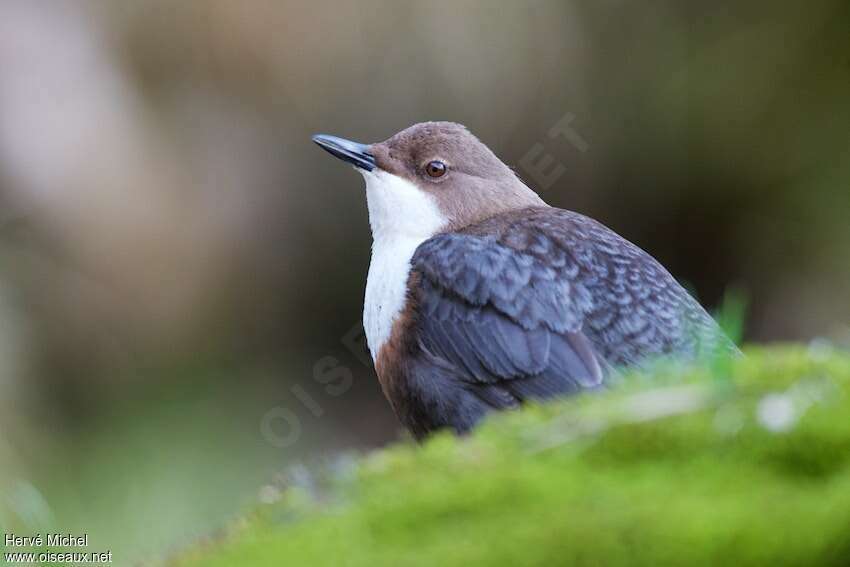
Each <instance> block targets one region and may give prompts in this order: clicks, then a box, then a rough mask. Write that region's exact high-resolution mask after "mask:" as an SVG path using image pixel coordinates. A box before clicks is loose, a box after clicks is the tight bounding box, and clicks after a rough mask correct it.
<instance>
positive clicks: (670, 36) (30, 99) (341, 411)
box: [0, 0, 850, 564]
mask: <svg viewBox="0 0 850 567" xmlns="http://www.w3.org/2000/svg"><path fill="white" fill-rule="evenodd" d="M848 29H850V4H848V3H847V2H846V1H845V0H835V1H829V0H820V1H816V2H808V3H803V2H793V1H780V2H769V3H768V2H745V3H738V4H733V3H728V5H709V4H705V3H703V2H698V1H696V0H693V1H686V2H682V1H672V0H671V1H667V2H652V3H646V2H639V1H620V2H615V1H603V2H599V1H591V0H585V1H567V2H565V1H554V0H553V1H530V2H515V3H508V2H500V1H483V0H481V1H477V2H466V1H461V2H448V1H446V2H427V3H426V2H418V3H414V2H390V1H386V2H357V3H355V2H321V1H312V2H284V1H271V0H250V1H246V2H232V1H228V0H219V1H192V2H188V1H187V2H180V3H175V2H166V1H164V0H154V1H148V2H120V1H107V0H100V1H78V2H48V1H27V0H4V1H3V2H2V3H0V527H2V528H3V529H4V531H16V532H17V533H20V534H23V535H25V534H27V533H33V532H36V531H39V530H41V531H45V530H48V529H57V530H65V531H68V530H70V531H75V532H88V533H89V534H90V546H91V547H92V549H112V550H113V551H114V553H115V556H116V562H117V563H118V564H127V563H130V562H131V561H133V560H137V559H145V558H149V557H150V556H151V554H163V553H168V552H169V550H171V549H177V548H180V547H181V546H182V545H185V543H186V541H187V538H192V537H194V536H196V535H197V534H201V533H206V532H208V531H209V530H211V529H214V528H215V527H217V526H221V525H222V524H223V522H224V521H225V520H226V519H227V518H228V517H230V516H231V515H232V514H233V513H234V512H235V511H236V510H239V509H240V508H241V507H243V506H245V505H246V503H249V502H251V501H253V500H255V499H256V498H257V497H258V491H259V492H261V490H260V487H261V486H262V485H263V483H264V482H266V481H267V480H268V479H269V478H271V477H272V476H273V475H274V473H275V471H278V470H280V469H282V468H283V467H285V466H287V464H289V463H292V462H293V461H296V460H303V459H311V458H316V457H317V456H320V455H328V454H333V453H335V452H338V451H340V450H348V449H353V448H368V447H374V446H379V445H382V444H384V443H386V442H388V441H390V440H392V439H396V438H398V436H399V426H398V424H397V422H396V420H395V418H394V417H393V416H392V414H391V412H390V410H389V407H388V406H387V404H386V403H385V402H384V400H383V398H382V397H381V394H380V390H379V387H378V385H377V382H376V380H375V379H374V376H373V373H372V370H371V367H370V366H369V363H368V360H366V359H364V357H363V351H362V344H361V338H362V337H360V335H359V332H358V323H359V319H360V313H361V308H362V296H363V289H364V285H365V277H366V270H367V266H368V261H369V246H370V236H369V231H368V221H367V217H366V210H365V200H364V196H363V191H362V180H361V179H360V178H359V176H358V175H356V174H355V173H354V172H352V171H351V170H350V169H349V168H346V167H343V166H342V165H341V164H340V163H338V162H337V161H335V160H333V159H330V158H329V157H328V156H327V155H326V154H324V153H323V152H321V151H320V150H319V149H318V148H316V147H315V146H313V145H312V144H311V143H310V136H311V135H312V134H314V133H317V132H325V133H332V134H337V135H341V136H345V137H349V138H352V139H357V140H360V141H364V142H370V141H377V140H382V139H384V138H387V137H388V136H390V135H391V134H393V133H394V132H396V131H398V130H400V129H402V128H405V127H407V126H409V125H411V124H413V123H415V122H420V121H424V120H453V121H457V122H462V123H464V124H466V125H467V126H468V127H469V128H470V129H471V130H472V131H473V132H474V133H476V134H477V135H478V136H479V137H480V138H481V139H482V140H483V141H484V142H485V143H487V144H488V145H489V146H490V147H491V148H493V150H494V151H495V152H496V153H497V154H499V155H500V156H501V157H502V158H503V160H504V161H505V162H507V163H509V164H512V165H514V166H516V169H517V172H518V173H519V174H520V175H521V176H522V177H523V178H524V179H526V180H528V182H529V183H530V184H531V185H532V187H534V188H535V189H537V190H539V191H540V193H541V195H542V196H543V197H544V199H545V200H547V201H548V202H549V203H550V204H552V205H556V206H560V207H564V208H569V209H574V210H578V211H580V212H583V213H586V214H588V215H590V216H593V217H595V218H597V219H599V220H601V221H602V222H604V223H606V224H607V225H609V226H610V227H612V228H613V229H614V230H616V231H617V232H619V233H620V234H622V235H624V236H625V237H627V238H628V239H630V240H632V241H633V242H635V243H637V244H638V245H640V246H641V247H643V248H645V249H647V250H648V251H650V252H651V253H652V254H653V255H655V256H656V257H657V258H658V259H659V260H661V261H662V263H664V264H665V265H666V266H667V267H668V268H669V269H670V271H671V272H673V273H674V274H675V275H676V276H677V277H679V278H680V279H681V280H682V281H683V282H686V283H687V284H688V285H689V286H690V287H691V288H692V289H693V290H694V292H695V293H696V294H697V295H698V297H699V298H700V299H701V300H702V301H703V303H705V304H706V305H707V306H708V307H711V308H714V307H716V306H717V305H718V304H719V303H720V301H721V300H722V298H723V296H724V294H725V293H726V292H727V290H729V289H730V288H734V289H737V290H739V292H740V293H742V294H744V295H745V296H746V297H747V298H748V312H747V317H746V326H745V330H744V336H745V339H746V340H749V341H758V342H774V341H790V340H794V341H808V340H811V339H813V338H816V337H817V338H826V339H828V340H832V341H835V342H838V343H844V344H846V343H848V342H850V326H848V323H850V292H848V290H850V251H848V246H850V34H848ZM565 117H571V124H570V125H571V128H572V129H573V130H574V131H575V133H576V134H577V136H578V139H579V141H578V142H576V141H573V142H572V143H570V142H569V141H567V140H565V139H564V138H562V137H557V136H556V137H552V136H550V135H549V133H550V130H551V129H552V128H553V127H555V126H556V125H557V124H558V123H559V121H561V120H562V119H564V118H565ZM542 155H546V156H549V159H550V162H549V164H548V166H547V167H546V168H545V169H546V171H548V172H550V173H551V172H552V171H559V172H561V174H560V175H553V176H552V181H551V182H547V183H543V184H542V185H543V186H541V183H540V182H539V179H540V177H539V175H538V174H535V173H534V172H533V171H530V168H529V167H528V163H529V159H530V158H534V159H531V162H536V160H537V159H540V156H542ZM537 163H538V165H540V164H541V163H543V162H537ZM523 164H525V165H523ZM544 165H545V164H544ZM554 167H558V168H561V169H558V170H554V169H553V168H554ZM536 180H537V181H536ZM364 360H366V361H365V362H364Z"/></svg>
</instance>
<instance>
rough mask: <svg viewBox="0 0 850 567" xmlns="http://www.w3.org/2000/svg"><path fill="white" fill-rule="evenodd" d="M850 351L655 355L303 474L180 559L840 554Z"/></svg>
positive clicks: (531, 560) (685, 560)
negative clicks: (660, 358) (639, 370)
mask: <svg viewBox="0 0 850 567" xmlns="http://www.w3.org/2000/svg"><path fill="white" fill-rule="evenodd" d="M848 393H850V356H848V355H846V354H841V353H838V352H836V351H833V350H831V349H829V348H825V347H824V348H817V349H802V348H786V349H782V350H764V351H757V352H749V353H748V355H747V357H746V358H743V359H740V360H735V361H726V362H725V363H719V364H714V365H706V366H701V367H698V366H695V367H689V368H682V367H673V366H667V367H659V368H658V369H656V370H655V371H653V372H649V373H645V374H643V375H635V376H630V377H627V378H626V379H624V380H623V386H622V387H620V388H618V389H616V390H614V391H611V392H606V393H605V394H604V395H587V396H583V397H579V398H575V399H571V400H565V401H563V402H558V403H555V404H549V405H544V406H541V407H533V408H528V409H527V410H524V411H521V412H513V413H509V414H502V415H499V416H495V417H494V418H492V419H490V420H489V421H488V422H487V423H485V424H484V426H483V427H481V428H479V429H478V430H477V431H476V432H475V434H474V435H472V436H470V437H469V438H464V439H455V438H453V437H452V436H450V435H441V436H437V437H435V438H433V439H432V440H430V441H429V442H428V443H426V444H425V445H423V446H414V445H413V444H400V445H398V446H395V447H392V448H389V449H387V450H384V451H380V452H376V453H374V454H372V455H368V456H365V457H363V458H361V459H352V460H350V461H347V462H344V463H343V464H340V463H337V464H336V465H334V466H331V467H326V468H325V469H324V470H321V471H318V472H316V473H310V474H309V475H307V474H305V473H303V472H302V473H301V474H295V475H294V477H296V478H298V477H301V480H300V481H298V482H295V483H293V484H292V485H290V486H289V487H288V488H286V489H284V490H282V491H281V493H280V499H279V501H277V502H276V503H274V504H268V505H263V506H261V507H260V508H259V509H258V510H256V511H255V512H253V513H252V514H251V515H250V516H249V517H248V518H247V519H245V520H243V521H242V522H240V523H239V525H238V526H235V527H234V528H233V529H232V530H231V531H230V533H228V534H227V535H224V536H222V537H221V538H219V539H217V540H214V541H211V542H210V543H208V544H206V545H203V546H200V547H197V548H195V549H193V550H190V551H189V552H188V553H186V554H184V555H183V556H181V557H180V558H178V559H177V560H176V562H175V563H176V564H177V565H181V566H184V567H185V566H201V565H203V566H227V567H230V566H233V565H252V566H263V565H305V566H306V565H309V566H323V565H328V566H339V565H347V566H360V565H362V566H364V567H365V566H369V567H372V566H382V565H386V566H393V567H396V566H419V565H421V566H432V565H463V566H467V565H488V566H492V565H541V566H543V565H546V566H550V565H652V566H656V565H719V564H720V565H722V564H727V565H733V564H734V565H816V564H818V565H847V564H850V397H848Z"/></svg>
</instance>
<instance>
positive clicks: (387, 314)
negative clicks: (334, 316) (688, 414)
mask: <svg viewBox="0 0 850 567" xmlns="http://www.w3.org/2000/svg"><path fill="white" fill-rule="evenodd" d="M313 141H315V142H316V143H317V144H318V145H320V146H321V147H322V148H324V149H325V150H327V151H328V152H330V153H331V154H333V155H334V156H336V157H338V158H340V159H342V160H344V161H347V162H349V163H351V164H353V165H354V166H355V168H357V170H358V171H360V173H362V174H363V177H364V178H365V179H366V199H367V202H368V209H369V224H370V225H371V228H372V238H373V245H372V260H371V263H370V265H369V275H368V279H367V283H366V299H365V305H364V310H363V324H364V327H365V330H366V340H367V342H368V345H369V350H370V352H371V354H372V359H373V360H374V362H375V370H376V372H377V374H378V379H379V381H380V383H381V387H382V389H383V391H384V394H385V395H386V397H387V399H388V400H389V402H390V404H391V405H392V407H393V410H394V411H395V413H396V415H397V416H398V418H399V419H400V420H401V422H402V423H403V424H404V425H405V427H407V428H408V429H409V430H410V432H411V433H412V434H413V435H414V436H415V437H417V438H422V437H424V436H425V435H427V434H428V433H429V432H431V431H433V430H436V429H440V428H445V427H449V428H453V429H454V430H455V431H457V432H465V431H467V430H469V429H470V428H471V427H472V426H473V425H475V423H476V422H477V421H478V420H479V419H480V418H481V417H482V416H484V415H485V414H486V413H487V412H488V411H490V410H493V409H504V408H513V407H517V406H518V405H520V404H522V403H523V402H524V401H525V400H531V399H536V400H539V399H545V398H549V397H553V396H559V395H564V394H571V393H575V392H579V391H581V390H585V389H593V388H597V387H598V386H600V385H601V384H602V382H603V379H604V378H605V376H606V375H608V374H609V373H610V372H611V371H612V369H614V368H617V367H621V366H634V365H638V364H640V363H642V362H644V361H646V360H648V359H650V358H653V357H657V356H661V355H674V356H684V357H694V356H696V355H697V354H698V352H699V351H700V350H701V349H703V348H705V347H706V346H710V347H711V348H712V349H714V348H717V347H719V348H721V349H724V350H725V349H728V350H729V351H734V350H736V349H735V347H734V346H733V345H732V344H731V343H730V342H729V341H728V340H727V339H726V338H725V337H724V336H723V334H722V333H721V332H720V330H719V328H718V326H717V325H716V323H715V322H714V320H713V319H712V318H711V317H710V316H709V315H708V314H707V313H706V312H705V310H704V309H703V308H702V307H701V306H700V305H699V303H698V302H697V301H696V300H694V299H693V298H692V297H691V296H690V295H689V294H688V293H687V292H686V291H685V290H684V289H683V288H682V286H680V285H679V284H678V283H677V282H676V280H675V279H674V278H673V276H671V275H670V273H669V272H667V270H665V269H664V267H662V266H661V264H659V263H658V262H657V261H656V260H655V259H654V258H653V257H652V256H650V255H649V254H647V253H646V252H644V251H643V250H641V249H640V248H638V247H637V246H635V245H634V244H632V243H630V242H628V241H627V240H625V239H624V238H622V237H620V236H619V235H617V234H616V233H614V232H613V231H611V230H610V229H608V228H606V227H605V226H603V225H601V224H600V223H598V222H596V221H594V220H593V219H590V218H588V217H585V216H583V215H580V214H578V213H574V212H571V211H566V210H563V209H557V208H554V207H550V206H549V205H547V204H546V203H545V202H543V200H542V199H541V198H540V197H539V196H538V195H537V194H536V193H535V192H534V191H532V190H531V189H529V188H528V187H527V186H526V185H525V184H524V183H523V182H522V180H520V179H519V178H518V177H517V176H516V175H515V174H514V172H513V171H512V170H511V169H510V168H508V166H506V165H505V164H504V163H502V161H501V160H500V159H499V158H498V157H496V155H495V154H494V153H493V152H492V151H490V149H489V148H487V146H485V145H484V144H483V143H481V142H480V141H479V140H478V139H477V138H476V137H475V136H473V135H472V134H471V133H470V132H469V131H468V130H467V129H466V128H465V127H464V126H462V125H460V124H455V123H452V122H425V123H422V124H416V125H414V126H411V127H410V128H407V129H406V130H402V131H401V132H399V133H398V134H396V135H394V136H393V137H391V138H389V139H388V140H386V141H384V142H380V143H376V144H371V145H366V144H359V143H356V142H352V141H349V140H344V139H341V138H337V137H335V136H326V135H317V136H314V137H313Z"/></svg>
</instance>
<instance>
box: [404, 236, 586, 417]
mask: <svg viewBox="0 0 850 567" xmlns="http://www.w3.org/2000/svg"><path fill="white" fill-rule="evenodd" d="M412 267H413V270H414V272H415V273H418V274H419V276H420V281H419V286H418V290H417V291H418V305H419V315H420V316H419V317H418V329H417V330H418V340H419V346H420V347H421V349H422V352H423V354H424V356H427V357H431V358H433V360H434V363H435V364H440V365H441V366H443V367H445V366H446V364H448V365H450V366H451V367H452V369H453V374H454V375H455V376H457V377H458V379H460V380H462V381H464V382H465V383H466V384H467V385H468V389H469V390H470V391H473V392H474V393H476V394H477V395H478V396H479V397H480V398H481V399H482V400H483V401H484V402H485V403H487V404H488V405H490V406H492V407H506V406H511V405H515V404H516V403H518V402H521V401H524V400H527V399H532V398H534V399H542V398H548V397H552V396H556V395H560V394H568V393H572V392H576V391H578V390H582V389H587V388H594V387H596V386H598V385H599V384H600V383H601V382H602V369H601V366H600V364H599V360H598V359H597V355H596V353H595V352H594V349H593V346H592V344H591V342H590V341H589V340H588V338H587V336H585V334H584V333H583V332H582V324H583V320H584V317H585V316H586V314H587V313H588V312H589V310H590V308H591V305H590V299H589V295H588V294H587V292H586V290H584V289H583V288H582V286H581V285H580V284H579V283H578V282H577V281H571V279H570V278H569V273H568V271H567V272H565V270H564V268H565V267H566V265H565V263H564V262H560V263H559V259H558V258H549V259H548V260H547V261H543V260H541V258H540V257H535V256H534V255H531V254H525V253H522V252H519V251H517V250H515V249H513V248H511V247H509V246H505V245H504V244H501V243H499V242H497V240H496V239H495V238H494V237H488V236H474V235H467V234H457V233H453V234H445V235H440V236H437V237H434V238H432V239H430V240H428V241H426V242H425V243H423V244H422V245H421V246H420V247H419V249H418V250H417V251H416V254H415V255H414V257H413V260H412Z"/></svg>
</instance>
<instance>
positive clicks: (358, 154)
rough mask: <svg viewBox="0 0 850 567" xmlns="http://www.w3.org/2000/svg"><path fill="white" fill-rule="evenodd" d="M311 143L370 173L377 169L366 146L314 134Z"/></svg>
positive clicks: (334, 137)
mask: <svg viewBox="0 0 850 567" xmlns="http://www.w3.org/2000/svg"><path fill="white" fill-rule="evenodd" d="M313 141H314V142H316V143H317V144H319V145H320V146H321V147H322V148H323V149H324V150H326V151H327V152H329V153H330V154H332V155H333V156H335V157H338V158H339V159H341V160H343V161H347V162H348V163H350V164H352V165H354V167H359V168H360V169H365V170H366V171H372V170H373V169H375V167H377V166H376V165H375V158H374V156H372V155H371V154H370V153H369V146H367V145H366V144H358V143H357V142H352V141H351V140H345V139H343V138H337V137H336V136H328V135H326V134H316V135H315V136H313Z"/></svg>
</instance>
